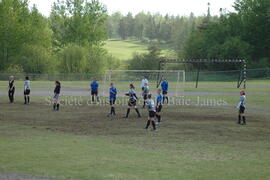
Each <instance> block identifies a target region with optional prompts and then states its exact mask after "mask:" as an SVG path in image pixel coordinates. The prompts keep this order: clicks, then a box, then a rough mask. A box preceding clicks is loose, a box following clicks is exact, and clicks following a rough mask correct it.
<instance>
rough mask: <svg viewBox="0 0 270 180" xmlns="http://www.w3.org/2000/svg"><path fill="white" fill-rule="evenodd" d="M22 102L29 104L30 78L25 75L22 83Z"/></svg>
mask: <svg viewBox="0 0 270 180" xmlns="http://www.w3.org/2000/svg"><path fill="white" fill-rule="evenodd" d="M23 94H24V104H30V80H29V77H28V76H26V77H25V83H24V92H23Z"/></svg>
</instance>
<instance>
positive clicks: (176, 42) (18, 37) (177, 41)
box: [0, 0, 270, 73]
mask: <svg viewBox="0 0 270 180" xmlns="http://www.w3.org/2000/svg"><path fill="white" fill-rule="evenodd" d="M234 8H235V12H226V11H224V10H222V9H221V10H220V15H219V16H211V12H210V9H208V12H207V13H206V15H204V16H194V14H193V13H191V14H190V15H189V16H173V15H161V14H158V13H155V14H153V13H144V12H141V13H138V14H136V15H133V14H131V13H128V14H127V15H123V14H121V13H120V12H116V13H113V14H111V15H109V14H108V12H107V9H106V8H105V6H104V5H103V4H102V3H100V2H99V1H98V0H57V1H56V2H55V3H54V4H53V6H52V11H51V14H50V16H49V17H44V16H43V15H41V13H40V12H39V11H38V9H37V8H36V7H35V6H33V7H32V8H29V4H28V1H27V0H2V1H0V72H2V73H3V72H6V73H20V72H25V73H102V72H104V70H105V69H116V68H118V67H119V64H120V62H119V60H118V59H117V57H116V58H115V57H112V55H110V54H109V53H108V52H107V50H106V49H104V47H103V45H104V42H105V41H106V40H107V39H108V38H121V39H122V40H125V39H136V40H139V41H141V42H142V43H145V44H148V45H149V48H148V50H149V51H148V53H144V54H134V57H133V58H132V59H131V60H130V61H129V63H128V67H127V68H129V69H144V68H146V67H147V68H148V69H149V68H151V69H156V68H157V67H156V66H157V64H158V63H157V61H158V60H160V59H161V58H163V57H162V56H163V55H162V53H161V51H160V49H159V47H160V46H161V45H166V46H167V47H169V48H171V49H174V50H175V51H176V52H177V55H178V58H192V59H198V58H211V59H212V58H214V59H246V60H247V61H248V68H257V67H269V66H270V49H269V47H270V33H269V30H270V11H269V9H270V1H269V0H236V1H235V3H234ZM171 68H177V66H175V67H171ZM188 68H191V69H192V68H194V66H189V67H188ZM201 68H203V69H205V70H217V69H236V68H237V66H236V65H234V64H232V65H228V66H225V67H223V66H220V65H216V64H203V66H202V67H201Z"/></svg>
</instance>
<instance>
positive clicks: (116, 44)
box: [105, 39, 176, 60]
mask: <svg viewBox="0 0 270 180" xmlns="http://www.w3.org/2000/svg"><path fill="white" fill-rule="evenodd" d="M147 46H148V45H147V44H143V43H141V42H140V41H135V40H125V41H122V40H115V39H111V40H108V41H106V44H105V48H106V49H107V50H108V51H109V53H111V54H112V55H113V56H114V57H116V58H118V59H120V60H128V59H131V58H132V55H133V53H135V52H137V53H145V52H147ZM160 48H161V49H162V54H163V55H164V56H166V57H167V58H174V57H176V55H175V52H174V51H173V50H172V49H170V48H169V47H165V46H160Z"/></svg>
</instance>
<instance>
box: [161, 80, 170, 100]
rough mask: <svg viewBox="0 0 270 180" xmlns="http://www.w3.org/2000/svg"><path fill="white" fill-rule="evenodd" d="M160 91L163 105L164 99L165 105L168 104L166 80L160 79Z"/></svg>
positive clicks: (167, 84)
mask: <svg viewBox="0 0 270 180" xmlns="http://www.w3.org/2000/svg"><path fill="white" fill-rule="evenodd" d="M161 90H162V94H163V104H164V102H165V99H166V101H167V104H168V103H169V98H168V90H169V83H168V81H167V80H166V78H162V82H161Z"/></svg>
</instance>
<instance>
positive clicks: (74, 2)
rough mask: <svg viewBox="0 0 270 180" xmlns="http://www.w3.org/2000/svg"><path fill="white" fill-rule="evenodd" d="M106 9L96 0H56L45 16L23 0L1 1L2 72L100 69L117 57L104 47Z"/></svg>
mask: <svg viewBox="0 0 270 180" xmlns="http://www.w3.org/2000/svg"><path fill="white" fill-rule="evenodd" d="M107 16H108V13H107V10H106V8H105V7H104V5H103V4H101V3H100V2H99V1H98V0H88V1H86V0H65V1H62V0H57V1H56V2H55V3H54V4H53V7H52V11H51V14H50V16H49V17H44V16H42V15H41V13H40V12H39V11H38V9H37V8H36V6H33V7H32V8H31V9H30V8H29V4H28V1H27V0H2V1H1V2H0V72H6V73H21V72H25V73H101V72H102V71H103V70H104V69H105V68H115V67H116V66H118V64H117V63H118V61H116V60H114V58H113V57H112V56H111V55H110V54H108V52H107V51H106V50H105V49H104V48H103V43H104V41H105V40H106V39H107V30H106V26H105V22H106V20H107Z"/></svg>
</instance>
